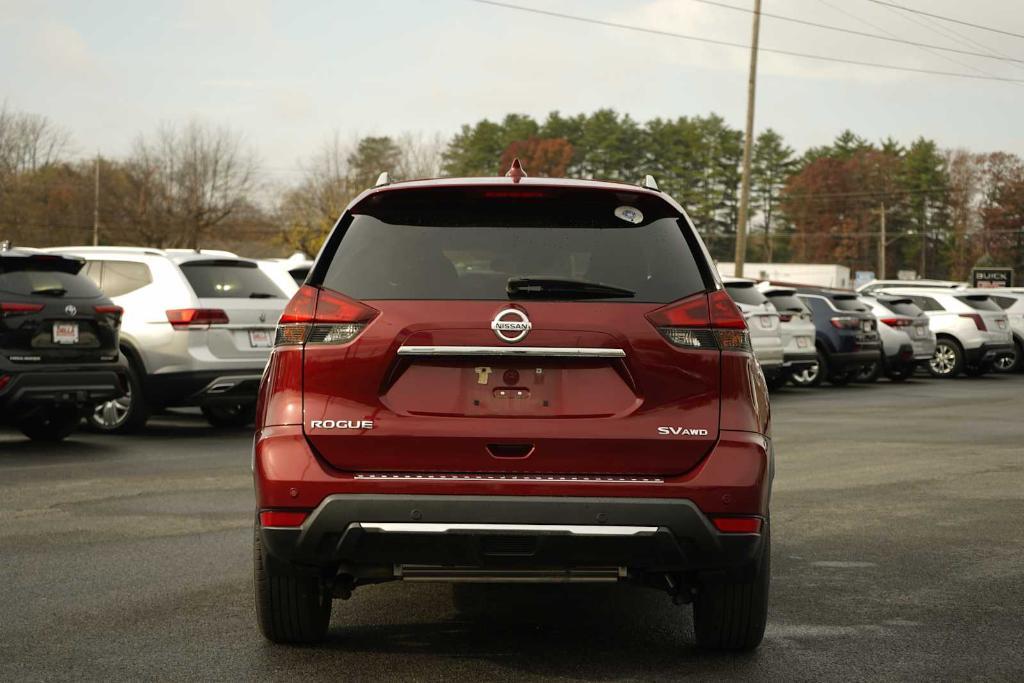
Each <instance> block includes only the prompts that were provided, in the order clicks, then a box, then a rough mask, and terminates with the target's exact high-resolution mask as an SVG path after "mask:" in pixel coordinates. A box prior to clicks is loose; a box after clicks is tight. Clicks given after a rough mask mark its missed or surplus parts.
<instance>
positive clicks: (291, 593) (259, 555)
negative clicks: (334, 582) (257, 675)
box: [253, 526, 331, 645]
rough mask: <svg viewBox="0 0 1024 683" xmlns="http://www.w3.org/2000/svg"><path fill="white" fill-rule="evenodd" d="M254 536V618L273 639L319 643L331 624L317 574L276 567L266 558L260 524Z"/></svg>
mask: <svg viewBox="0 0 1024 683" xmlns="http://www.w3.org/2000/svg"><path fill="white" fill-rule="evenodd" d="M255 532H256V533H255V535H254V538H253V583H254V584H255V589H256V622H257V623H258V624H259V627H260V631H261V632H262V633H263V636H264V637H265V638H266V639H267V640H269V641H271V642H274V643H290V644H294V645H301V644H312V643H319V642H320V641H322V640H323V639H324V638H325V637H326V636H327V629H328V627H329V626H330V625H331V596H330V595H329V594H328V593H327V592H326V591H325V590H324V587H323V585H322V584H321V581H320V579H318V578H316V577H306V576H291V575H287V574H281V573H279V572H277V571H275V570H274V569H273V567H272V565H269V564H268V563H267V561H266V557H265V555H264V553H263V544H262V543H261V541H260V531H259V527H258V526H257V527H256V530H255Z"/></svg>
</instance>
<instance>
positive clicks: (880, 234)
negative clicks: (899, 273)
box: [875, 202, 886, 280]
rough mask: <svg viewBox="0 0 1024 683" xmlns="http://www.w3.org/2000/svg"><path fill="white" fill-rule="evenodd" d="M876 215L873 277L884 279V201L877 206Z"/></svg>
mask: <svg viewBox="0 0 1024 683" xmlns="http://www.w3.org/2000/svg"><path fill="white" fill-rule="evenodd" d="M878 217H879V221H880V225H879V232H878V274H877V275H875V279H877V280H884V279H885V247H886V241H885V202H882V204H881V205H880V206H879V207H878Z"/></svg>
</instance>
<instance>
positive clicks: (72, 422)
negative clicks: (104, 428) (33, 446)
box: [18, 405, 82, 441]
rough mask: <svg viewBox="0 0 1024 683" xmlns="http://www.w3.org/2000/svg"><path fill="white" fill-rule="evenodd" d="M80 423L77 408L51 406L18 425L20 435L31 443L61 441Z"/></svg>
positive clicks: (71, 406) (80, 412)
mask: <svg viewBox="0 0 1024 683" xmlns="http://www.w3.org/2000/svg"><path fill="white" fill-rule="evenodd" d="M81 422H82V411H81V410H80V409H79V407H78V406H75V405H70V406H52V407H50V408H47V409H46V410H44V411H43V412H40V413H36V414H34V415H32V416H31V417H28V418H25V419H23V420H22V421H20V422H19V423H18V429H20V430H21V433H22V434H24V435H25V436H27V437H28V438H30V439H32V440H33V441H62V440H63V439H65V438H67V437H68V436H69V435H70V434H71V433H72V432H73V431H75V430H76V429H78V425H79V424H80V423H81Z"/></svg>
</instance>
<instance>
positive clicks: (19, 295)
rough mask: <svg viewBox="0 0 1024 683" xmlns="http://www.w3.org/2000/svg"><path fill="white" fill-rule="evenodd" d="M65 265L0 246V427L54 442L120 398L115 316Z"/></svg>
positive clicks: (122, 382) (122, 381)
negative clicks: (98, 408)
mask: <svg viewBox="0 0 1024 683" xmlns="http://www.w3.org/2000/svg"><path fill="white" fill-rule="evenodd" d="M84 265H85V262H84V261H83V260H81V259H77V258H73V257H64V256H57V255H54V254H45V253H41V252H40V251H39V250H36V249H19V248H15V247H12V246H11V245H10V243H9V242H6V241H5V242H4V243H2V244H0V422H4V423H7V424H12V425H14V426H15V427H16V428H18V429H20V430H21V431H22V432H23V433H24V434H25V435H26V436H28V437H29V438H31V439H36V440H43V441H59V440H61V439H63V438H65V437H67V436H68V435H70V434H71V433H72V432H74V431H75V429H77V428H78V425H79V424H80V423H81V422H82V416H83V414H84V413H86V412H91V411H92V409H93V407H94V406H95V405H97V404H101V403H103V402H105V401H108V400H113V399H115V398H117V397H118V396H121V395H122V394H123V393H124V392H125V388H126V381H127V380H126V377H125V372H126V368H125V363H124V359H123V358H122V357H121V356H120V354H119V353H118V332H119V329H120V324H121V313H122V311H121V308H120V307H119V306H116V305H115V304H114V303H113V302H111V301H110V299H109V298H107V297H105V296H103V294H102V292H100V290H99V289H97V288H96V286H95V285H93V283H92V282H90V281H89V280H88V279H86V278H85V277H83V276H81V275H79V272H80V271H81V270H82V267H83V266H84Z"/></svg>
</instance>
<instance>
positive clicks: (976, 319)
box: [960, 313, 988, 332]
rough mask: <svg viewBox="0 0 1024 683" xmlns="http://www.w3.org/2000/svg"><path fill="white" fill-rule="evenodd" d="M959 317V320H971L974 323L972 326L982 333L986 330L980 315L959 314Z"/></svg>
mask: <svg viewBox="0 0 1024 683" xmlns="http://www.w3.org/2000/svg"><path fill="white" fill-rule="evenodd" d="M960 317H961V318H970V319H971V320H973V321H974V326H975V327H977V328H978V329H979V330H981V331H982V332H985V331H987V330H988V327H986V326H985V319H984V318H982V317H981V314H980V313H961V314H960Z"/></svg>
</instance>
